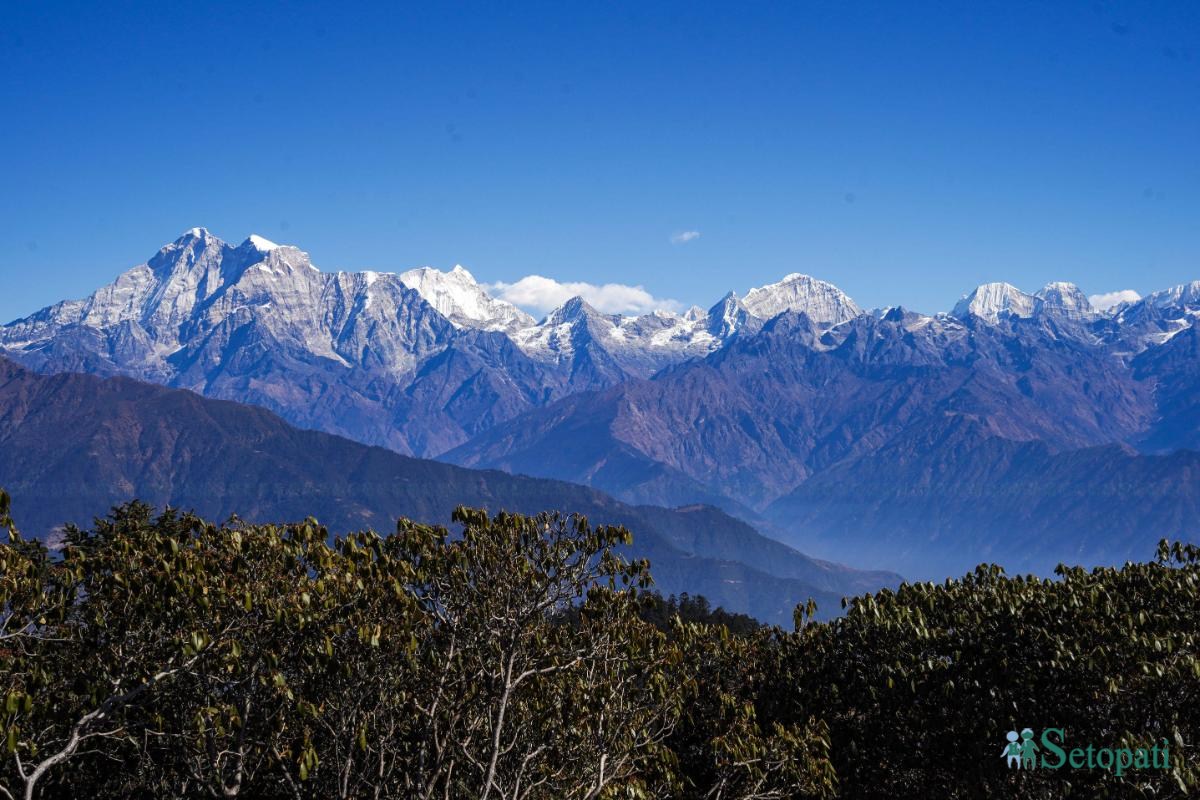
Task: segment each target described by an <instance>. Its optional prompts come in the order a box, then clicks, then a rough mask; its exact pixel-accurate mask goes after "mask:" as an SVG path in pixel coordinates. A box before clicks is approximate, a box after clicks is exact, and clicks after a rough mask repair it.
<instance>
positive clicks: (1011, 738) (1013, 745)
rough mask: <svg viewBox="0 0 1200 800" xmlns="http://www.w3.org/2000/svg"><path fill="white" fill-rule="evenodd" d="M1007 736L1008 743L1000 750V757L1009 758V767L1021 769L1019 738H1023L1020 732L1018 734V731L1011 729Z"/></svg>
mask: <svg viewBox="0 0 1200 800" xmlns="http://www.w3.org/2000/svg"><path fill="white" fill-rule="evenodd" d="M1007 738H1008V744H1006V745H1004V750H1002V751H1001V752H1000V757H1001V758H1007V759H1008V768H1009V769H1012V768H1013V767H1016V768H1017V769H1020V768H1021V743H1020V742H1019V741H1018V739H1020V738H1021V737H1020V734H1018V733H1017V732H1016V731H1009V732H1008V737H1007Z"/></svg>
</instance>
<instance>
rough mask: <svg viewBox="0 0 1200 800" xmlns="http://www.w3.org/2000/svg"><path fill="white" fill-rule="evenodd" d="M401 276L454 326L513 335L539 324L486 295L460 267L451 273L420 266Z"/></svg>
mask: <svg viewBox="0 0 1200 800" xmlns="http://www.w3.org/2000/svg"><path fill="white" fill-rule="evenodd" d="M399 277H400V280H401V282H402V283H404V285H405V286H408V287H410V288H412V289H415V290H416V291H417V293H418V294H420V295H421V297H423V298H424V299H425V302H427V303H429V304H430V305H431V306H433V307H434V308H436V309H437V310H438V312H439V313H441V314H442V316H444V317H446V318H447V319H449V320H450V322H451V323H453V324H454V325H455V327H458V328H479V329H481V330H488V331H507V332H513V331H516V330H520V329H521V328H528V327H531V326H533V325H535V324H537V321H536V320H535V319H534V318H533V317H531V316H529V315H528V314H526V313H525V312H524V311H522V310H521V309H519V308H517V307H516V306H514V305H512V304H511V303H506V302H505V301H503V300H497V299H496V298H494V297H492V296H491V295H489V294H488V293H487V292H485V291H484V290H483V287H481V286H480V285H479V284H478V283H477V282H476V281H475V277H474V276H473V275H471V273H470V272H468V271H467V270H466V269H465V268H464V267H463V266H462V265H461V264H456V265H455V266H454V268H453V269H452V270H450V271H449V272H442V271H441V270H437V269H434V268H433V267H419V268H417V269H410V270H408V271H407V272H402V273H400V276H399Z"/></svg>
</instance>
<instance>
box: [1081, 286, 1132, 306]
mask: <svg viewBox="0 0 1200 800" xmlns="http://www.w3.org/2000/svg"><path fill="white" fill-rule="evenodd" d="M1141 299H1142V296H1141V295H1140V294H1138V293H1137V292H1135V291H1134V290H1133V289H1122V290H1121V291H1119V292H1105V293H1104V294H1094V295H1092V296H1091V297H1089V298H1088V302H1089V303H1091V304H1092V308H1095V309H1097V310H1099V311H1107V310H1108V309H1110V308H1112V307H1113V306H1115V305H1117V304H1118V303H1133V302H1136V301H1138V300H1141Z"/></svg>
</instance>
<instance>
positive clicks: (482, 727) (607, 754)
mask: <svg viewBox="0 0 1200 800" xmlns="http://www.w3.org/2000/svg"><path fill="white" fill-rule="evenodd" d="M451 522H452V525H451V527H449V528H445V527H436V526H428V525H421V524H417V523H414V522H411V521H408V520H401V521H400V522H399V523H398V524H397V527H396V530H395V531H394V532H392V533H390V534H388V535H386V536H381V535H378V534H376V533H374V532H371V531H364V532H360V533H355V534H351V535H347V536H343V537H338V538H333V537H331V536H330V535H329V532H328V531H326V530H325V529H324V528H323V527H322V526H321V525H319V524H318V523H317V522H316V521H315V520H311V519H310V520H307V521H305V522H302V523H297V524H288V525H255V524H248V523H245V522H242V521H240V520H237V519H232V520H229V521H227V522H225V523H222V524H214V523H211V522H207V521H205V520H202V519H200V518H198V517H196V516H194V515H192V514H187V513H181V512H178V511H175V510H172V509H167V510H165V511H163V512H162V513H156V512H155V511H154V510H153V509H151V508H149V507H148V506H146V505H144V504H141V503H137V502H133V503H130V504H127V505H125V506H121V507H119V508H116V509H113V511H112V512H111V513H110V514H109V515H108V516H107V517H105V518H102V519H98V520H97V521H96V523H95V524H94V526H92V528H91V529H89V530H82V529H78V528H73V527H69V528H67V529H66V531H65V533H64V536H63V539H62V543H61V547H57V548H56V549H55V550H49V549H47V548H46V547H45V545H44V544H42V543H40V542H32V541H26V540H24V539H23V538H22V537H21V535H20V534H19V533H18V531H17V529H16V527H15V525H14V524H13V521H12V520H11V519H10V518H9V504H8V497H7V496H6V495H4V494H3V493H0V527H3V528H6V529H7V530H8V535H7V537H6V538H7V541H6V542H3V543H0V691H2V692H3V694H2V696H0V702H3V707H2V708H0V743H2V746H3V747H4V751H3V755H4V760H3V762H2V765H0V797H11V798H18V797H20V798H34V797H46V798H50V797H78V796H90V797H94V798H109V797H113V798H116V797H238V796H244V797H256V798H258V797H264V798H273V797H280V798H309V797H313V798H329V797H336V798H368V797H369V798H376V797H405V798H409V797H412V798H435V797H436V798H468V797H470V798H498V799H499V798H512V799H513V800H516V799H517V798H530V799H531V800H532V799H534V798H547V799H548V800H549V799H555V800H557V799H558V798H580V799H583V798H588V799H591V798H639V797H641V798H670V797H676V798H713V799H714V800H715V799H716V798H721V799H722V800H727V799H730V798H741V799H742V800H768V799H769V798H792V797H813V798H832V797H856V798H857V797H865V798H872V797H879V798H894V797H907V796H929V797H943V796H944V797H964V798H968V797H988V796H993V795H996V794H1000V793H1012V792H1017V791H1019V792H1020V793H1021V794H1022V796H1028V797H1045V798H1050V797H1062V796H1078V797H1101V796H1111V797H1141V796H1144V797H1163V796H1171V795H1178V796H1183V795H1185V794H1186V793H1188V792H1190V791H1193V790H1194V789H1195V787H1196V786H1197V785H1198V777H1197V770H1196V767H1195V761H1194V759H1195V752H1196V751H1195V740H1196V736H1197V734H1198V733H1200V655H1198V653H1197V646H1196V637H1197V635H1198V630H1197V627H1198V626H1197V622H1196V620H1197V619H1198V618H1200V616H1198V613H1200V552H1198V550H1197V548H1195V547H1193V546H1189V545H1178V544H1177V545H1171V546H1168V545H1167V544H1165V543H1164V545H1163V546H1162V547H1161V548H1160V552H1159V553H1158V554H1157V557H1156V558H1155V559H1154V560H1153V561H1149V562H1146V563H1137V564H1127V565H1125V566H1124V567H1122V568H1119V569H1097V570H1093V571H1085V570H1082V569H1077V568H1063V569H1061V570H1060V574H1059V575H1058V576H1056V578H1055V579H1039V578H1032V577H1009V576H1007V575H1005V574H1004V573H1003V571H1002V570H1001V569H999V568H998V567H993V566H983V567H980V568H979V569H978V570H976V571H975V572H974V573H973V574H971V575H968V576H966V577H964V578H962V579H960V580H951V581H947V582H945V583H944V584H936V585H935V584H906V585H904V586H902V587H900V589H899V590H897V591H883V592H881V593H879V594H876V595H865V596H862V597H858V598H853V599H850V600H848V601H847V608H846V612H845V614H844V615H843V616H841V617H839V618H837V619H834V620H832V621H830V622H817V621H814V620H813V618H812V614H813V610H814V609H813V608H812V606H811V604H810V605H808V606H807V607H801V608H799V609H797V613H796V626H795V629H794V630H793V631H783V630H781V629H778V628H769V627H765V626H759V625H756V624H755V623H754V622H753V621H752V620H749V619H748V618H745V617H742V616H739V615H733V614H728V613H726V612H724V611H722V610H720V609H712V608H710V607H709V606H708V604H707V602H706V601H704V600H703V598H691V597H687V596H684V597H680V598H665V599H664V598H663V597H661V596H660V595H657V594H656V593H654V592H653V589H652V579H651V573H650V565H649V564H647V563H646V562H644V561H634V562H631V561H628V560H626V559H625V558H623V557H622V556H621V555H620V551H621V548H622V546H623V545H626V544H628V543H629V541H630V539H631V534H630V532H629V531H627V530H625V529H624V528H620V527H612V526H604V525H598V526H594V525H592V524H591V523H590V522H589V521H588V520H586V519H584V518H581V517H578V516H568V515H563V514H555V513H547V514H541V515H537V516H522V515H516V514H505V513H499V514H496V515H489V514H487V513H486V512H484V511H480V510H475V509H468V508H459V509H457V510H455V511H454V513H453V514H452V517H451ZM1026 725H1031V726H1035V727H1038V728H1045V727H1050V726H1055V727H1060V728H1063V729H1065V730H1066V731H1067V732H1068V733H1069V736H1070V738H1071V740H1072V741H1077V742H1080V743H1084V742H1094V743H1096V744H1097V745H1101V744H1109V745H1112V746H1118V745H1119V744H1122V743H1134V742H1142V741H1148V740H1154V741H1162V740H1165V741H1166V742H1167V743H1168V744H1169V746H1170V748H1171V753H1172V760H1171V766H1170V768H1169V769H1165V770H1153V771H1145V770H1143V771H1131V772H1128V773H1126V774H1125V775H1123V776H1121V777H1117V776H1115V775H1113V774H1112V773H1111V772H1108V771H1104V770H1059V771H1049V770H1034V771H1027V772H1021V771H1016V772H1014V771H1010V770H1008V769H1006V768H1005V766H1004V764H1003V762H1002V759H1001V758H999V757H998V756H997V754H998V753H999V752H1000V747H1001V745H1002V744H1003V742H1004V739H1003V737H1004V733H1005V732H1006V731H1008V730H1009V729H1010V728H1014V727H1017V728H1019V727H1022V726H1026Z"/></svg>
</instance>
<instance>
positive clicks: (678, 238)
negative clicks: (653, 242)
mask: <svg viewBox="0 0 1200 800" xmlns="http://www.w3.org/2000/svg"><path fill="white" fill-rule="evenodd" d="M699 238H700V231H679V232H678V233H673V234H671V244H687V243H688V242H694V241H696V240H697V239H699Z"/></svg>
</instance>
